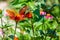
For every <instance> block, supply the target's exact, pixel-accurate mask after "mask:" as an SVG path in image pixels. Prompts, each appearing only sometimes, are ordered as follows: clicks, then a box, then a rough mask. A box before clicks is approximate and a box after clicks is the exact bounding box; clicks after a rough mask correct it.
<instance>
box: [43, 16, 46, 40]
mask: <svg viewBox="0 0 60 40" xmlns="http://www.w3.org/2000/svg"><path fill="white" fill-rule="evenodd" d="M44 27H45V24H44V16H43V29H44ZM45 33H46V29H45ZM45 40H46V34H45Z"/></svg>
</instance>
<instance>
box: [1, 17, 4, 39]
mask: <svg viewBox="0 0 60 40" xmlns="http://www.w3.org/2000/svg"><path fill="white" fill-rule="evenodd" d="M1 26H2V33H3V38H2V40H4V31H3V20H2V18H1Z"/></svg>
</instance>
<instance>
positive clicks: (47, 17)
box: [45, 14, 53, 19]
mask: <svg viewBox="0 0 60 40" xmlns="http://www.w3.org/2000/svg"><path fill="white" fill-rule="evenodd" d="M45 17H46V19H52V18H53V16H52V15H51V14H47V15H46V16H45Z"/></svg>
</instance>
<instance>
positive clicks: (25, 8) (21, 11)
mask: <svg viewBox="0 0 60 40" xmlns="http://www.w3.org/2000/svg"><path fill="white" fill-rule="evenodd" d="M27 9H28V7H27V6H24V7H23V8H22V9H21V10H20V11H19V14H20V15H25V11H26V10H27Z"/></svg>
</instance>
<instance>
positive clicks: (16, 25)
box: [13, 22, 17, 40]
mask: <svg viewBox="0 0 60 40" xmlns="http://www.w3.org/2000/svg"><path fill="white" fill-rule="evenodd" d="M16 28H17V22H16V25H15V31H14V37H15V34H16ZM13 40H14V38H13Z"/></svg>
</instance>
